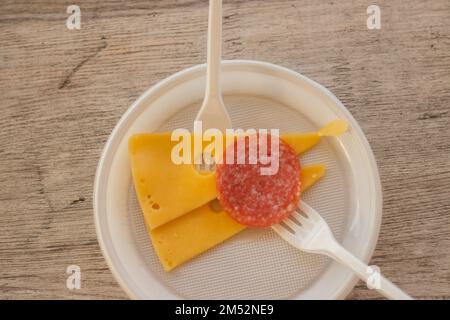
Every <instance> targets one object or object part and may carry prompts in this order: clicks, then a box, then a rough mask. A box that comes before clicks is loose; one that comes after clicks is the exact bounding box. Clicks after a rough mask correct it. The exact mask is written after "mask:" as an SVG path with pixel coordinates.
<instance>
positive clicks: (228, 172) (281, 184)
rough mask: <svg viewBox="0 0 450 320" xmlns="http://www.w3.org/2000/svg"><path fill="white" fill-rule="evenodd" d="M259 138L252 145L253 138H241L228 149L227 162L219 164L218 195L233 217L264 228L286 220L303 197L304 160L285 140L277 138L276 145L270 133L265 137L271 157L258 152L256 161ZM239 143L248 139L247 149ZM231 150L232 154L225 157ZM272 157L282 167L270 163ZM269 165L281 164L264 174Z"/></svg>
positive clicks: (252, 225)
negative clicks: (301, 181)
mask: <svg viewBox="0 0 450 320" xmlns="http://www.w3.org/2000/svg"><path fill="white" fill-rule="evenodd" d="M255 137H257V138H256V144H250V143H249V139H250V137H248V136H246V137H239V138H237V139H236V140H235V142H234V144H232V145H230V146H229V147H228V148H227V150H226V151H225V154H224V161H223V162H224V163H223V164H218V165H217V169H216V185H217V194H218V196H217V197H218V199H219V201H220V203H221V204H222V206H223V208H224V210H225V211H226V212H227V213H228V214H229V215H230V216H231V218H233V219H234V220H235V221H237V222H239V223H241V224H243V225H247V226H251V227H260V228H262V227H269V226H271V225H273V224H276V223H278V222H280V221H282V220H284V219H285V218H286V217H287V216H288V215H289V214H290V213H291V212H292V211H293V210H294V209H295V207H296V205H297V203H298V201H299V199H300V162H299V159H298V158H297V156H296V154H295V152H294V150H293V149H292V148H291V147H290V146H289V145H288V144H286V143H285V142H283V141H282V140H281V139H278V138H277V139H276V141H277V142H278V143H277V145H278V148H276V144H272V143H271V138H270V135H265V138H267V139H265V138H264V139H262V140H261V141H263V142H264V141H267V149H266V150H265V151H266V152H265V153H263V154H267V157H264V156H262V157H261V156H259V153H256V154H257V157H256V160H255V158H254V157H253V158H252V156H251V155H252V152H251V151H252V150H253V151H255V150H258V151H259V150H260V148H261V144H260V142H261V141H260V139H259V136H255ZM239 142H240V143H243V142H245V148H238V144H239ZM241 145H243V144H241ZM255 146H256V148H255ZM272 149H273V150H272ZM244 150H245V154H243V152H244ZM263 150H264V149H263ZM277 150H278V152H277ZM227 153H228V154H229V155H230V154H231V155H232V156H229V157H228V159H227V160H225V159H226V157H227ZM254 154H255V153H253V155H254ZM277 155H278V156H277ZM239 157H240V159H241V160H240V162H238V159H239ZM230 159H232V161H230ZM243 159H245V162H243V161H242V160H243ZM251 159H253V161H250V160H251ZM268 159H271V160H272V161H278V166H276V165H275V166H273V165H271V164H268V162H269V161H268ZM268 167H272V168H273V167H275V168H276V167H277V171H276V172H275V170H273V171H272V172H271V173H270V174H267V173H266V174H263V171H264V169H263V168H266V171H267V169H268Z"/></svg>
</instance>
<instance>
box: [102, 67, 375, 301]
mask: <svg viewBox="0 0 450 320" xmlns="http://www.w3.org/2000/svg"><path fill="white" fill-rule="evenodd" d="M205 73H206V69H205V65H199V66H195V67H192V68H189V69H187V70H184V71H181V72H179V73H177V74H175V75H172V76H170V77H169V78H167V79H165V80H163V81H161V82H160V83H158V84H157V85H155V86H154V87H152V88H151V89H149V90H147V91H146V92H145V93H144V94H143V95H142V96H141V97H140V98H139V99H138V100H137V101H136V102H135V103H133V105H132V106H131V107H130V108H129V110H128V111H127V112H126V113H125V114H124V115H123V117H122V118H121V119H120V121H119V123H118V124H117V126H116V127H115V129H114V130H113V132H112V134H111V136H110V138H109V140H108V142H107V143H106V146H105V149H104V151H103V154H102V156H101V159H100V162H99V165H98V169H97V175H96V181H95V188H94V215H95V224H96V229H97V235H98V239H99V243H100V246H101V249H102V251H103V255H104V256H105V259H106V261H107V262H108V265H109V267H110V269H111V271H112V273H113V274H114V276H115V277H116V279H117V281H118V282H119V283H120V285H121V286H122V288H123V289H124V290H125V291H126V292H127V294H128V295H129V296H130V297H132V298H138V299H176V298H198V299H246V298H247V299H283V298H292V299H337V298H343V297H345V296H346V295H347V294H348V293H349V292H350V290H351V289H352V288H353V286H354V285H355V283H356V281H357V279H356V277H355V276H354V275H353V274H352V273H351V272H350V271H349V270H347V269H346V268H344V267H342V266H340V265H339V264H337V263H335V262H332V261H330V260H329V259H328V258H326V257H323V256H320V255H313V254H307V253H303V252H300V251H298V250H296V249H294V248H293V247H291V246H290V245H288V244H287V243H286V242H284V241H283V240H281V239H280V238H279V237H278V236H277V235H276V234H275V233H274V232H273V231H272V230H271V229H267V230H255V229H247V230H245V231H243V232H242V233H240V234H238V235H236V236H234V237H232V238H231V239H230V240H228V241H226V242H225V243H223V244H222V245H219V246H217V247H216V248H213V249H212V250H209V251H208V252H206V253H204V254H202V255H201V256H199V257H197V258H195V259H193V260H192V261H190V262H188V263H186V264H185V265H183V266H181V267H179V268H177V269H175V270H174V271H172V272H170V273H166V272H164V271H163V270H162V268H161V266H160V264H159V262H158V260H157V258H156V256H155V254H154V252H153V248H152V245H151V242H150V239H149V237H148V235H147V233H146V231H145V227H144V224H143V220H142V216H141V212H140V210H139V206H138V204H137V201H136V198H135V195H134V189H133V186H132V181H131V173H130V168H129V162H128V154H127V144H128V138H129V137H130V135H132V134H134V133H138V132H156V131H168V130H171V129H175V128H180V127H181V128H191V126H192V123H193V119H194V116H195V114H196V112H197V110H198V108H199V106H200V103H201V100H202V98H203V94H204V89H205ZM222 88H223V94H224V100H225V104H226V105H227V108H228V109H229V111H230V114H231V118H232V122H233V126H234V127H235V128H278V129H280V130H281V132H293V131H310V130H317V129H318V128H320V127H321V126H323V125H325V124H326V123H327V122H328V121H330V120H333V119H336V118H339V119H345V120H347V121H348V123H349V124H350V130H349V131H348V132H347V133H345V134H344V135H342V136H341V137H339V138H326V139H323V140H322V141H321V142H320V143H319V145H318V146H316V147H315V148H314V149H312V150H311V151H309V152H308V153H307V154H305V155H303V156H301V161H302V163H303V164H305V163H306V164H308V163H324V164H326V166H327V174H326V176H325V178H324V179H323V180H322V181H320V182H319V183H318V184H317V185H316V186H314V187H313V188H312V189H310V190H308V191H307V192H305V194H304V195H303V199H304V200H305V201H306V202H308V203H309V204H310V205H312V206H313V207H314V208H316V209H317V210H318V212H320V213H321V214H322V216H323V217H324V218H325V219H326V220H327V222H328V223H329V225H330V226H331V228H332V230H333V232H334V234H335V236H336V238H337V239H338V240H339V241H341V243H342V244H343V245H344V247H346V248H347V249H349V250H350V251H351V252H352V253H354V254H355V255H356V256H358V257H359V258H361V259H362V260H364V261H366V262H367V261H369V259H370V256H371V254H372V252H373V250H374V247H375V245H376V241H377V237H378V232H379V228H380V222H381V211H382V199H381V186H380V181H379V176H378V171H377V166H376V163H375V160H374V157H373V154H372V151H371V149H370V146H369V144H368V142H367V140H366V138H365V137H364V134H363V132H362V131H361V129H360V127H359V126H358V124H357V123H356V121H355V119H353V117H352V116H351V115H350V113H349V112H348V111H347V109H346V108H345V107H344V106H343V105H342V103H341V102H340V101H339V100H338V99H337V98H336V97H335V96H334V95H333V94H332V93H331V92H329V91H328V90H327V89H325V88H324V87H323V86H321V85H320V84H318V83H316V82H314V81H312V80H310V79H308V78H306V77H304V76H302V75H300V74H298V73H296V72H293V71H291V70H288V69H286V68H283V67H279V66H276V65H273V64H269V63H265V62H257V61H243V60H238V61H225V62H223V76H222ZM186 192H188V190H186ZM174 201H176V199H174Z"/></svg>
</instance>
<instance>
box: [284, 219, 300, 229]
mask: <svg viewBox="0 0 450 320" xmlns="http://www.w3.org/2000/svg"><path fill="white" fill-rule="evenodd" d="M283 222H284V223H285V224H286V225H287V226H288V227H289V228H291V229H292V230H293V231H295V232H297V230H298V229H299V228H301V226H299V225H298V224H296V223H295V222H294V221H292V220H291V219H289V218H286V219H284V220H283Z"/></svg>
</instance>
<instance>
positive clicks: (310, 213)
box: [298, 201, 322, 221]
mask: <svg viewBox="0 0 450 320" xmlns="http://www.w3.org/2000/svg"><path fill="white" fill-rule="evenodd" d="M298 207H299V209H300V210H301V211H302V212H303V213H304V214H305V215H306V216H307V217H308V219H311V220H312V221H320V220H322V217H321V216H320V215H319V214H318V213H317V211H316V210H314V209H313V208H311V207H310V206H309V205H307V204H306V203H305V202H304V201H300V203H299V205H298Z"/></svg>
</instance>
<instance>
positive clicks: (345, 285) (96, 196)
mask: <svg viewBox="0 0 450 320" xmlns="http://www.w3.org/2000/svg"><path fill="white" fill-rule="evenodd" d="M222 64H223V65H226V66H231V67H233V66H236V67H241V68H242V67H243V66H244V67H245V66H250V67H255V66H256V67H262V68H265V69H270V70H271V71H274V72H281V73H284V74H287V75H290V76H291V77H294V78H297V79H300V80H302V81H306V82H307V83H308V84H310V85H311V86H312V87H314V88H315V89H316V90H319V91H321V92H322V93H324V94H325V95H326V96H327V97H328V98H330V99H331V100H332V101H333V102H334V103H335V104H336V105H337V106H338V107H339V109H340V111H342V112H343V113H344V114H345V115H346V116H347V117H348V118H349V119H350V120H351V122H353V123H352V124H351V125H352V128H353V129H354V130H356V131H357V136H358V138H360V139H361V142H362V144H363V146H364V148H365V151H366V152H365V153H366V154H367V156H368V160H369V162H370V163H369V165H370V167H371V169H372V170H373V178H374V179H373V183H374V187H375V195H374V197H375V198H376V199H375V201H376V202H375V204H374V206H375V209H376V214H374V215H373V216H372V221H371V225H372V228H371V230H372V233H373V234H372V237H371V241H370V242H371V243H370V245H369V246H368V247H367V250H365V254H364V257H363V260H364V261H365V262H367V261H368V260H370V258H371V257H372V255H373V252H374V250H375V247H376V245H377V242H378V237H379V232H380V227H381V220H382V209H383V207H382V203H383V199H382V188H381V180H380V175H379V171H378V166H377V163H376V160H375V156H374V154H373V151H372V148H371V147H370V144H369V142H368V140H367V138H366V136H365V134H364V132H363V131H362V129H361V127H360V126H359V124H358V122H357V121H356V120H355V119H354V118H353V116H352V114H351V113H350V111H349V110H348V109H347V108H346V107H345V106H344V105H343V103H342V102H341V101H340V100H339V99H338V98H337V97H336V96H335V95H334V94H333V93H332V92H331V91H330V90H329V89H327V88H326V87H325V86H323V85H321V84H319V83H318V82H316V81H314V80H312V79H310V78H308V77H306V76H304V75H302V74H300V73H298V72H296V71H293V70H291V69H288V68H286V67H283V66H279V65H275V64H272V63H269V62H264V61H256V60H242V59H239V60H223V61H222ZM202 69H206V65H205V64H198V65H194V66H191V67H189V68H186V69H183V70H181V71H178V72H176V73H174V74H172V75H170V76H168V77H166V78H165V79H162V80H160V81H159V82H157V83H156V84H154V85H153V86H151V87H150V88H148V89H147V90H145V91H144V93H143V94H141V95H140V96H139V97H138V98H137V99H136V100H135V101H134V102H133V103H132V104H131V106H130V107H129V108H128V109H127V110H126V111H125V112H124V114H123V115H122V116H121V118H120V119H119V121H118V122H117V124H116V125H115V127H114V129H113V130H112V132H111V134H110V135H109V137H108V140H107V142H106V143H105V146H104V148H103V150H102V153H101V156H100V159H99V162H98V165H97V170H96V174H95V181H94V188H93V209H94V210H93V211H94V212H93V214H94V223H95V229H96V234H97V239H98V242H99V245H100V249H101V252H102V255H103V257H104V258H105V260H106V262H107V264H108V267H109V269H110V270H111V273H112V274H113V276H114V278H115V280H116V281H117V282H118V283H119V285H120V287H121V288H122V290H124V291H125V293H126V294H127V295H128V296H129V297H130V298H132V299H138V298H139V296H138V295H137V294H136V293H135V292H134V291H133V290H131V288H130V287H129V285H128V283H127V282H126V281H125V279H123V274H120V272H119V270H118V268H119V267H120V266H117V265H116V264H115V263H114V261H113V257H111V256H110V254H111V252H110V251H109V249H108V248H107V245H106V239H105V238H104V235H103V230H102V226H101V223H100V215H99V211H100V199H101V198H102V196H105V192H104V194H102V193H101V187H102V184H104V183H105V181H103V180H102V174H103V168H104V164H105V161H106V159H107V157H108V155H109V151H110V149H111V147H112V143H113V140H114V138H115V136H116V135H117V134H118V132H119V131H120V130H122V129H123V127H124V124H125V123H126V122H127V121H129V120H130V119H129V117H130V115H132V114H133V112H134V110H135V109H136V108H138V106H139V105H140V103H141V102H142V101H143V100H145V99H146V98H148V97H149V96H152V95H154V94H155V93H157V92H158V91H161V90H163V89H164V87H166V86H168V85H172V86H173V85H174V84H176V82H177V80H179V79H180V78H182V77H183V76H186V75H188V74H190V73H196V72H199V71H200V70H202ZM104 191H105V190H104ZM326 270H327V269H324V270H323V272H325V271H326ZM323 272H322V273H323ZM319 277H320V275H319ZM357 281H358V278H357V276H356V275H354V274H350V275H349V276H347V277H346V278H345V279H344V280H343V281H342V282H341V284H340V286H339V288H338V289H337V292H338V293H337V294H336V296H335V297H334V298H336V299H343V298H345V297H346V296H347V295H348V294H349V293H350V292H351V290H352V289H353V287H354V286H355V284H356V283H357ZM306 290H307V288H306Z"/></svg>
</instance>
